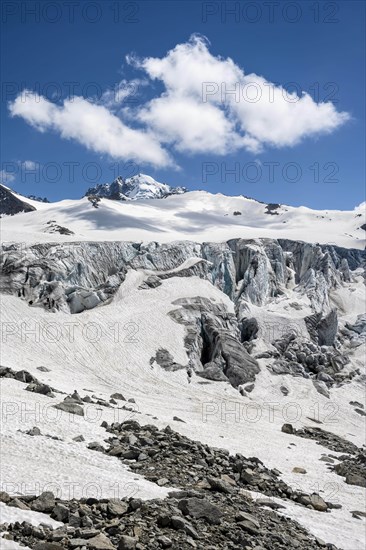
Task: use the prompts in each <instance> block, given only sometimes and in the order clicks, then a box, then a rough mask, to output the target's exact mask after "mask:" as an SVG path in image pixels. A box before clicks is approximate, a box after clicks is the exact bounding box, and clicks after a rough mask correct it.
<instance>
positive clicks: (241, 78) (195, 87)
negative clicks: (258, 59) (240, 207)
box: [129, 36, 349, 154]
mask: <svg viewBox="0 0 366 550" xmlns="http://www.w3.org/2000/svg"><path fill="white" fill-rule="evenodd" d="M129 62H130V63H131V64H133V65H134V66H136V67H139V68H140V69H143V70H144V71H145V72H146V73H147V74H148V75H149V77H150V78H152V79H158V80H160V81H162V82H163V83H164V86H165V92H164V93H163V94H162V95H161V96H160V97H159V98H156V99H153V100H152V101H150V102H149V103H148V104H147V105H145V106H143V107H142V108H141V111H140V114H139V116H140V118H141V119H142V120H143V121H145V122H146V123H148V124H149V126H150V127H151V128H152V129H153V130H154V131H157V132H159V134H160V135H163V136H165V137H166V138H167V137H169V136H170V137H171V141H172V142H174V143H175V144H176V147H177V148H179V149H180V150H187V151H191V152H192V151H197V152H203V151H207V152H216V153H220V152H221V154H226V153H227V152H228V151H235V150H237V149H240V148H245V149H247V150H249V151H251V152H254V153H255V152H260V151H261V149H262V148H263V146H265V145H269V146H274V147H285V146H293V145H296V144H297V143H299V142H300V141H301V140H302V139H303V138H305V137H308V136H315V135H317V134H321V133H330V132H332V131H333V130H335V129H336V128H337V127H339V126H340V125H342V124H343V123H344V122H345V121H346V120H348V119H349V115H348V113H344V112H343V113H339V112H338V111H337V110H336V108H335V107H334V105H333V104H332V103H318V104H317V103H316V102H314V101H313V99H312V98H311V97H310V96H309V95H307V94H302V95H301V96H298V95H297V94H296V93H292V94H290V93H288V92H287V91H286V90H285V89H284V88H282V87H281V86H276V85H274V84H273V83H271V82H269V81H266V80H265V79H264V78H263V77H261V76H258V75H256V74H249V75H245V73H244V71H243V70H242V69H241V68H240V67H238V66H237V65H236V64H235V63H234V61H233V60H232V59H230V58H227V59H223V58H221V57H215V56H213V55H212V54H211V53H210V52H209V50H208V45H207V41H206V40H205V39H204V38H202V37H200V36H193V37H192V38H191V39H190V41H189V42H187V43H185V44H178V45H177V46H176V47H175V48H174V49H172V50H171V51H169V52H168V53H167V55H166V56H165V57H163V58H152V57H149V58H145V59H143V60H137V59H136V58H133V59H131V58H130V59H129ZM184 115H186V117H185V116H184ZM175 122H176V123H175ZM191 126H192V128H191ZM207 133H209V134H210V135H209V136H208V135H207ZM196 138H197V139H196Z"/></svg>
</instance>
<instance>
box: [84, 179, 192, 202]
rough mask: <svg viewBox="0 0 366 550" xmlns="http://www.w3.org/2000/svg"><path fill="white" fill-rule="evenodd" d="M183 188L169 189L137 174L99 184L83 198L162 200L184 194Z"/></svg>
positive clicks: (184, 189)
mask: <svg viewBox="0 0 366 550" xmlns="http://www.w3.org/2000/svg"><path fill="white" fill-rule="evenodd" d="M186 191H187V189H186V188H185V187H171V186H170V185H168V184H166V183H159V182H158V181H156V180H154V178H152V177H151V176H147V175H145V174H137V175H136V176H132V177H131V178H127V179H123V178H122V177H121V176H118V177H117V178H116V179H115V180H114V181H113V182H112V183H110V184H109V183H105V184H99V185H97V186H96V187H91V188H90V189H88V190H87V192H86V193H85V196H86V197H88V196H94V197H100V198H106V199H112V200H117V201H126V200H137V199H163V198H165V197H169V195H181V194H182V193H185V192H186Z"/></svg>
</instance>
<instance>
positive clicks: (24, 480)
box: [0, 181, 366, 550]
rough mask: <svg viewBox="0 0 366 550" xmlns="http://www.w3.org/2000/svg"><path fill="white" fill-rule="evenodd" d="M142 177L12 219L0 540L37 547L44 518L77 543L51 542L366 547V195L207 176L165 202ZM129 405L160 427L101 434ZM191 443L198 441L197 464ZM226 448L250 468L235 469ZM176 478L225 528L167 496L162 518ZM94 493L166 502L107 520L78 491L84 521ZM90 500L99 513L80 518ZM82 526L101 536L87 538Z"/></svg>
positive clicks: (5, 286) (130, 412) (5, 273)
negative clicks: (295, 197)
mask: <svg viewBox="0 0 366 550" xmlns="http://www.w3.org/2000/svg"><path fill="white" fill-rule="evenodd" d="M143 185H144V184H143V182H141V181H139V182H138V185H135V183H133V182H132V183H131V185H130V188H129V190H130V192H131V198H134V199H136V200H126V201H121V200H113V199H105V198H102V199H101V200H100V201H99V202H98V203H96V207H95V206H93V204H92V203H91V202H90V200H89V199H88V198H87V197H84V198H83V199H81V200H74V201H71V200H66V201H60V202H57V203H52V204H47V203H38V202H36V201H32V200H30V199H25V198H24V204H29V205H30V206H32V207H34V208H36V210H33V211H31V212H27V213H18V214H16V215H13V216H11V215H9V216H4V217H3V218H2V219H1V226H2V236H3V240H4V241H6V242H5V243H4V246H3V254H2V257H1V262H2V280H1V287H0V288H1V295H0V297H1V303H2V309H3V315H2V364H3V367H1V369H0V372H1V397H2V413H3V414H2V430H1V449H2V469H3V477H2V485H1V487H0V491H1V490H3V491H6V493H8V495H6V494H4V493H0V496H1V498H0V500H2V502H1V503H0V512H1V513H2V515H3V518H5V519H3V520H2V522H3V523H4V522H11V523H13V524H14V525H15V526H14V527H13V528H12V529H11V530H10V534H9V535H7V536H15V540H14V541H13V540H11V541H7V540H5V539H3V538H0V547H1V548H2V549H3V548H4V549H6V550H11V549H12V550H13V549H17V550H19V549H20V548H21V546H19V545H18V543H17V541H21V542H22V543H23V544H27V545H28V546H29V547H30V548H33V547H34V546H35V544H36V542H38V539H37V541H35V538H34V537H33V538H32V530H31V529H30V527H29V526H27V525H26V526H25V527H24V528H23V527H22V526H20V522H22V521H27V522H29V523H32V524H34V525H39V524H40V523H41V522H42V523H45V522H46V523H51V524H52V523H53V526H54V527H55V528H56V531H57V532H56V531H55V533H54V535H55V537H56V538H52V537H53V534H52V532H51V534H50V532H47V533H48V534H47V537H46V535H44V533H43V531H42V533H41V538H42V537H46V538H47V541H50V540H52V541H55V540H56V541H59V540H62V541H64V540H66V542H62V544H61V547H60V546H57V545H56V548H63V547H66V548H71V547H73V548H77V546H78V545H79V546H86V547H89V548H91V549H94V548H104V549H110V550H112V549H117V548H123V549H125V548H145V547H146V548H163V547H167V548H172V550H181V549H183V548H184V549H186V548H187V549H188V548H191V547H193V548H194V547H197V548H199V549H200V550H201V549H202V550H205V549H208V548H210V549H211V548H220V550H221V548H223V549H225V550H226V549H229V548H233V549H235V550H236V549H237V548H238V549H239V548H243V547H248V548H255V547H257V548H266V549H268V550H272V548H278V550H287V549H289V548H297V549H298V550H317V549H318V548H321V547H325V545H326V543H329V544H330V545H329V546H328V548H329V549H331V550H335V547H334V546H331V544H334V545H337V547H338V548H342V549H344V550H363V549H364V547H365V531H364V526H365V517H364V516H363V515H362V513H363V512H362V511H363V510H364V507H365V485H366V474H365V450H364V449H362V445H363V444H364V433H365V418H366V415H365V404H364V395H365V379H366V371H365V361H364V358H365V351H366V315H365V313H364V312H365V286H364V282H365V280H364V263H365V254H364V251H362V249H363V247H364V243H365V239H364V237H365V231H364V229H362V226H363V225H364V224H365V203H363V204H362V205H360V206H359V207H357V208H355V209H354V210H353V211H349V212H341V211H316V210H311V209H308V208H305V207H299V208H295V207H289V206H282V205H266V204H263V203H260V202H258V201H255V200H253V199H248V198H245V197H227V196H225V195H220V194H218V195H212V194H210V193H206V192H203V191H194V192H187V193H184V194H183V193H182V194H178V195H172V196H168V197H166V198H165V199H164V200H156V199H155V198H153V199H152V198H146V193H145V192H144V187H143ZM146 185H147V186H148V189H150V190H151V186H150V182H146ZM140 191H141V193H142V195H143V197H144V198H143V199H142V196H141V195H139V193H140ZM145 191H146V189H145ZM9 192H10V191H9ZM14 196H15V195H14ZM16 197H19V198H20V200H23V198H22V197H20V196H19V195H16ZM289 239H292V240H289ZM126 241H129V242H126ZM141 241H145V243H144V244H143V243H141ZM171 241H174V242H171ZM303 241H307V242H303ZM319 242H320V243H325V244H324V246H318V245H316V244H308V243H319ZM37 243H39V244H37ZM332 243H334V244H336V245H338V246H332ZM340 246H343V247H344V248H340ZM25 371H26V372H25ZM29 377H31V380H30V379H29ZM74 390H77V393H76V394H75V393H73V392H74ZM116 392H117V395H118V394H123V398H121V397H117V396H116ZM113 396H114V397H113ZM55 405H58V407H56V408H55ZM60 405H61V406H62V408H61V409H60V407H59V406H60ZM80 410H81V411H82V414H81V413H80ZM128 420H133V421H138V423H139V424H140V425H146V424H147V425H148V426H149V428H148V431H149V434H150V436H149V437H146V436H143V437H142V438H140V433H139V430H140V427H139V426H138V425H137V427H136V425H134V424H131V425H130V428H131V430H135V432H134V433H130V432H129V431H128V430H129V428H127V427H126V426H125V425H124V427H122V428H121V430H122V434H121V433H119V435H118V433H117V434H114V436H113V437H112V440H113V446H112V448H109V447H108V445H109V444H110V443H109V440H108V437H109V436H110V435H111V432H110V431H108V430H110V429H111V428H110V426H111V425H112V424H113V423H114V426H116V424H115V423H118V424H117V427H118V425H119V423H121V422H124V421H128ZM288 424H290V428H289V427H288ZM167 425H168V426H170V428H168V429H167V430H166V429H165V427H166V426H167ZM284 425H287V427H285V426H284ZM131 426H132V427H131ZM155 428H158V429H159V430H160V431H159V432H158V435H157V436H156V438H155V435H154V434H155V431H154V430H155ZM283 428H285V429H283ZM316 428H318V429H319V428H320V429H321V430H322V431H321V432H316V431H314V429H316ZM113 429H114V428H113ZM118 429H119V428H118ZM116 430H117V428H116ZM172 430H174V432H173V431H172ZM301 430H305V431H301ZM117 432H118V430H117ZM113 433H114V432H113ZM319 433H320V435H319ZM177 434H178V435H177ZM301 434H302V435H301ZM117 435H118V437H117ZM81 436H82V437H81ZM178 436H185V437H187V438H189V442H187V441H183V442H182V441H179V440H177V437H178ZM165 438H167V439H165ZM156 441H159V442H160V443H159V444H161V448H160V452H159V453H157V454H155V448H154V445H155V444H156ZM197 441H199V442H200V444H203V450H202V453H203V454H202V456H201V455H200V458H199V460H195V459H194V460H193V459H192V461H193V462H192V463H190V466H189V467H188V466H187V462H186V460H188V459H189V457H190V456H191V455H192V456H193V454H192V453H193V452H194V450H196V448H197V444H196V443H195V442H197ZM119 444H121V445H122V447H123V448H122V450H121V449H118V447H119ZM115 447H117V449H116V448H115ZM126 449H127V454H126V455H125V454H124V453H125V451H126ZM218 449H222V451H218ZM109 451H113V453H112V452H109ZM149 451H152V452H151V453H149ZM216 451H217V452H219V455H215V452H216ZM121 453H122V454H121ZM131 453H132V454H131ZM136 453H137V454H136ZM220 453H221V454H220ZM227 453H230V455H231V460H232V461H233V462H235V461H239V462H240V460H241V458H240V457H244V458H243V460H248V461H249V463H250V468H249V469H248V468H247V467H246V468H244V467H243V469H242V470H240V468H239V466H238V467H237V466H235V469H230V467H229V466H230V461H229V460H228V459H227V457H228V454H227ZM236 453H238V454H236ZM140 455H141V456H140ZM217 456H218V460H216V459H217ZM133 457H135V458H133ZM248 457H252V458H248ZM206 458H207V460H206ZM140 459H141V460H140ZM258 461H259V462H258ZM260 461H262V462H260ZM162 468H163V475H161V469H162ZM238 468H239V469H238ZM337 468H338V469H337ZM344 469H346V471H344ZM158 472H160V475H158ZM179 472H180V473H182V472H184V475H185V476H186V477H184V476H183V477H180V478H178V473H179ZM342 472H343V473H342ZM243 473H244V475H243ZM155 474H157V475H155ZM348 474H351V476H349V475H348ZM212 476H213V477H214V478H215V479H216V483H219V487H221V489H217V486H216V489H217V491H216V490H213V487H211V485H210V483H209V481H208V480H209V479H211V478H212ZM220 483H221V485H220ZM227 483H229V485H230V487H228V485H227ZM268 484H269V485H268ZM284 484H285V488H284ZM179 488H183V489H184V490H188V494H189V491H192V490H193V491H198V493H199V495H200V496H201V497H202V499H203V502H204V503H206V505H207V502H208V503H209V505H210V503H211V504H212V503H216V504H219V505H220V506H221V507H222V508H223V509H224V510H225V523H223V524H221V525H220V526H215V525H211V524H208V523H204V520H202V519H201V518H200V519H199V520H198V521H196V519H195V518H193V517H189V516H188V517H189V521H190V522H191V523H189V527H188V528H187V525H186V524H185V523H184V521H187V519H186V518H185V517H183V516H182V514H181V515H180V516H179V514H180V511H179V510H180V509H179V508H177V506H174V514H175V516H174V517H175V522H177V521H178V523H176V525H183V529H182V528H177V529H178V530H176V531H174V530H173V529H172V528H171V526H172V525H173V523H169V522H170V519H169V518H168V524H167V525H165V523H166V522H165V520H164V521H163V525H160V524H159V526H158V529H157V523H156V516H157V508H156V507H159V506H160V507H161V508H162V509H163V511H166V510H169V498H167V494H168V493H169V491H170V490H172V489H175V490H176V489H179ZM223 488H224V489H225V490H223ZM44 491H52V492H53V493H54V494H55V496H56V497H60V498H63V500H64V501H63V503H61V504H60V503H58V504H57V506H55V501H54V499H53V497H52V496H51V501H52V502H53V505H52V506H50V507H49V509H48V511H47V509H45V510H44V509H39V508H38V509H37V506H35V504H34V503H35V502H36V501H35V499H33V498H32V497H29V494H32V495H33V494H36V495H39V494H41V493H42V492H44ZM314 493H315V495H316V496H315V497H314ZM191 494H192V493H191ZM193 494H195V493H193ZM263 494H264V495H266V498H267V501H266V502H267V504H263V500H262V501H261V499H262V498H263ZM9 495H10V496H9ZM27 495H28V497H29V498H28V500H25V499H26V498H27ZM16 496H19V499H20V500H19V499H18V501H17V500H16V499H14V497H16ZM310 496H311V497H314V498H315V501H314V500H311V501H309V498H310ZM83 497H96V499H101V498H105V499H112V498H116V497H117V498H118V499H120V498H128V497H134V498H135V499H137V500H138V499H143V500H145V499H151V498H154V499H159V500H154V502H153V503H152V504H151V505H150V504H144V506H145V508H144V509H143V514H142V515H139V513H140V512H139V508H137V509H136V508H135V503H134V504H133V505H132V504H129V513H128V514H127V515H125V516H124V518H119V519H118V520H115V519H112V522H110V519H111V517H109V516H108V517H106V515H105V513H104V512H103V514H104V515H103V514H99V511H98V510H100V511H103V510H108V506H110V505H111V504H112V505H113V504H114V505H115V503H110V502H109V503H108V504H107V503H106V502H102V503H98V504H95V503H94V501H92V503H91V504H90V503H89V504H90V506H89V504H88V503H87V502H84V503H83V504H82V505H81V506H82V507H83V510H81V511H82V514H81V515H80V516H78V513H76V512H75V509H76V507H77V506H79V505H80V503H77V502H76V501H73V500H72V499H73V498H75V499H80V498H83ZM269 497H270V500H268V498H269ZM47 498H50V497H49V495H48V497H47ZM179 498H180V497H179ZM252 498H253V499H254V500H252ZM21 499H23V500H21ZM170 502H171V501H170ZM173 502H176V503H177V504H178V501H173ZM181 502H182V501H180V503H181ZM268 502H269V504H268ZM309 502H310V504H309ZM319 502H320V505H321V506H322V507H323V511H321V510H319ZM312 503H313V504H312ZM7 504H10V505H9V506H8V505H7ZM94 504H95V506H94ZM28 505H29V506H28ZM278 505H280V506H281V508H280V510H277V508H276V507H277V506H278ZM67 506H68V507H69V509H70V510H71V511H72V512H73V513H72V514H71V515H70V516H68V513H67V514H66V516H65V517H64V516H59V515H58V514H61V512H62V510H64V511H65V507H67ZM88 506H89V508H88ZM120 506H122V507H123V506H127V504H125V503H124V502H123V503H122V504H120ZM90 507H91V508H93V507H94V509H95V510H97V512H96V513H97V515H98V514H99V517H96V516H95V515H93V514H92V515H91V516H90V517H89V516H88V517H87V518H86V519H85V514H86V510H88V514H89V512H90ZM248 509H249V510H251V512H252V514H256V515H255V517H254V518H253V515H250V514H248V513H247V512H248ZM272 509H273V510H272ZM66 510H68V508H66ZM151 510H152V518H153V519H152V523H151V525H150V524H149V525H150V526H149V525H148V524H147V523H146V521H147V520H146V518H147V517H149V514H150V511H151ZM40 512H46V514H45V516H46V519H45V517H44V514H40ZM238 513H239V514H243V513H244V516H243V515H241V516H240V515H239V520H240V521H239V520H238ZM50 514H51V517H50ZM177 514H178V516H177ZM266 514H267V515H266ZM270 514H272V516H271V515H270ZM274 514H275V516H274ZM279 515H283V516H286V517H287V518H292V519H294V520H296V521H297V522H298V523H299V524H301V525H302V526H304V527H305V528H306V529H307V531H308V533H307V534H306V536H305V535H304V533H303V532H299V526H298V525H297V526H296V524H294V523H292V524H291V526H290V527H291V529H290V531H289V530H288V529H289V525H288V524H287V523H285V520H284V518H280V517H279ZM60 517H63V518H64V519H62V520H61V521H62V522H65V525H66V527H64V526H63V525H61V527H60V526H59V522H57V523H56V522H55V521H54V520H55V519H57V520H59V519H60ZM164 517H166V516H164ZM248 517H249V519H248ZM51 518H52V519H51ZM91 518H92V519H91ZM131 518H132V519H131ZM136 518H137V519H136ZM177 518H178V520H177ZM251 518H252V519H251ZM121 519H122V521H121ZM135 519H136V521H135ZM253 519H254V522H257V523H256V524H253ZM84 520H85V521H86V524H85V523H83V522H84ZM257 520H258V521H257ZM16 521H18V522H19V523H18V524H15V522H16ZM93 521H94V524H93ZM116 521H117V522H116ZM133 521H135V524H134V525H133V527H127V528H125V523H126V522H127V524H128V525H130V524H129V523H128V522H133ZM172 521H173V518H172ZM113 522H116V523H113ZM179 522H180V523H179ZM182 522H183V523H182ZM117 523H118V529H117V528H116V525H117ZM80 524H81V527H80V531H79V527H77V528H75V525H80ZM135 525H138V528H137V529H136V530H135V529H134V527H135ZM184 526H185V527H184ZM85 527H87V528H85ZM94 528H95V529H94ZM39 529H43V527H42V526H40V527H39ZM184 529H188V533H187V532H186V531H184ZM248 529H249V530H248ZM60 530H61V531H60ZM29 533H31V534H29ZM83 533H86V534H85V537H91V536H92V535H93V534H95V533H98V534H99V533H102V541H100V540H99V541H98V544H99V546H98V545H96V546H93V544H97V542H95V541H94V538H96V537H93V538H92V539H89V538H87V539H85V540H87V541H94V542H85V541H84V543H85V544H84V543H80V538H79V537H80V536H82V534H83ZM122 533H123V536H124V535H125V534H127V539H128V540H124V541H122V540H121V538H122ZM233 533H234V536H238V539H237V540H238V541H240V543H239V542H238V543H236V542H235V543H232V540H236V539H231V538H230V536H231V535H233ZM235 533H236V534H235ZM243 533H244V535H243ZM188 534H189V535H192V536H193V537H195V541H196V542H195V541H194V540H193V539H192V538H190V537H188V538H187V536H188ZM130 535H132V537H131V536H130ZM152 535H153V536H152ZM157 535H160V542H161V543H160V542H159V540H158V538H157ZM162 535H163V536H162ZM97 536H99V535H97ZM240 536H243V537H244V538H240ZM70 537H78V538H77V539H75V538H73V540H72V541H69V539H70ZM103 537H104V539H103ZM153 537H155V538H153ZM164 537H165V538H164ZM167 537H168V539H169V540H170V542H167V540H166V538H167ZM215 537H223V538H220V541H221V542H219V543H218V542H216V541H217V540H219V539H217V538H215ZM225 537H226V538H225ZM304 537H305V538H304ZM306 537H309V538H306ZM315 537H317V538H318V539H320V540H318V539H316V538H315ZM131 538H132V540H130V539H131ZM106 539H107V541H106ZM138 540H139V541H140V545H139V546H138V544H137V541H138ZM78 541H79V542H78ZM111 541H112V542H111ZM182 541H183V542H182ZM322 541H325V542H322ZM170 543H171V544H170ZM227 543H228V544H227ZM244 543H245V545H244V546H243V544H244ZM103 544H104V546H103ZM127 544H130V546H127ZM63 545H64V546H63ZM164 545H165V546H164ZM54 547H55V546H53V548H54ZM23 548H24V546H23Z"/></svg>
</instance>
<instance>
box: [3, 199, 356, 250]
mask: <svg viewBox="0 0 366 550" xmlns="http://www.w3.org/2000/svg"><path fill="white" fill-rule="evenodd" d="M3 192H4V193H5V194H6V195H7V196H8V197H9V201H10V203H12V201H15V203H17V204H18V207H17V208H16V209H15V210H14V209H12V208H9V209H8V208H7V204H8V203H7V201H6V200H5V201H3V209H2V222H1V224H2V238H3V241H10V242H25V243H36V242H49V240H50V236H49V234H50V233H52V234H53V237H52V239H53V240H55V241H91V240H93V241H117V240H119V241H133V242H136V241H143V242H146V243H148V242H150V241H157V242H160V243H163V242H172V241H177V240H178V241H182V240H187V241H196V242H200V243H203V242H207V241H210V242H213V241H215V242H223V241H229V240H230V239H233V238H244V239H248V238H272V239H278V238H284V239H291V240H296V241H307V242H313V243H318V242H320V243H322V244H330V245H338V246H342V247H348V248H358V249H363V248H364V247H365V244H366V240H365V228H366V223H365V222H366V219H365V208H364V205H360V206H359V207H356V208H355V209H354V210H352V211H335V210H312V209H310V208H306V207H291V206H284V205H275V204H269V205H267V204H264V203H261V202H259V201H256V200H254V199H248V198H245V197H243V196H237V197H228V196H225V195H222V194H216V195H213V194H211V193H208V192H206V191H190V192H186V193H182V194H172V195H169V196H165V198H164V200H157V199H156V198H144V199H141V200H112V199H106V198H102V199H101V198H99V197H91V196H89V197H84V198H83V199H79V200H63V201H60V202H55V203H50V204H47V203H42V202H37V201H33V200H31V199H28V198H25V197H21V195H16V194H13V193H11V192H10V191H9V190H6V189H5V188H4V189H3ZM19 201H21V203H20V205H19ZM24 210H28V211H27V212H25V213H24V212H22V211H24ZM29 210H31V211H29ZM17 212H20V213H19V214H17V215H15V216H14V215H13V214H15V213H17Z"/></svg>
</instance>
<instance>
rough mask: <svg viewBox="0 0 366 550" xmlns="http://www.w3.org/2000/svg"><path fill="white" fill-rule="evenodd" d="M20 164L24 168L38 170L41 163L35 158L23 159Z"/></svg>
mask: <svg viewBox="0 0 366 550" xmlns="http://www.w3.org/2000/svg"><path fill="white" fill-rule="evenodd" d="M19 164H20V166H21V167H22V168H24V170H37V169H38V168H39V163H38V162H34V161H33V160H23V161H20V162H19Z"/></svg>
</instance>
